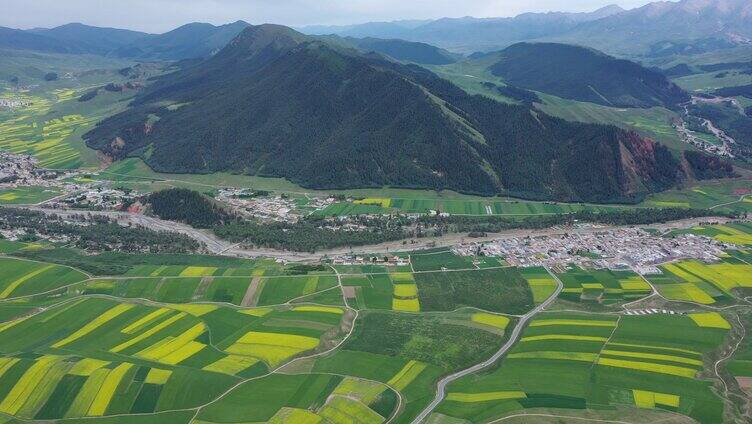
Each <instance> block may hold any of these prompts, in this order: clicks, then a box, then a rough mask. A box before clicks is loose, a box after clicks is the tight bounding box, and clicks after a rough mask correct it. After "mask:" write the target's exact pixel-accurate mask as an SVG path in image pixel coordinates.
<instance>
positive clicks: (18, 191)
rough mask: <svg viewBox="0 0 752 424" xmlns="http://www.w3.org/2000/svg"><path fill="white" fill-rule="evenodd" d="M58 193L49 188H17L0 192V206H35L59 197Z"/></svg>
mask: <svg viewBox="0 0 752 424" xmlns="http://www.w3.org/2000/svg"><path fill="white" fill-rule="evenodd" d="M60 194H61V192H60V191H58V190H57V189H54V188H49V187H34V186H27V187H18V188H13V189H8V190H0V204H6V205H36V204H37V203H41V202H44V201H47V200H50V199H52V198H53V197H56V196H59V195H60Z"/></svg>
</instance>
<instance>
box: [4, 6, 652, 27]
mask: <svg viewBox="0 0 752 424" xmlns="http://www.w3.org/2000/svg"><path fill="white" fill-rule="evenodd" d="M2 3H3V4H2V13H0V26H6V27H11V28H22V29H27V28H34V27H54V26H58V25H62V24H66V23H70V22H81V23H85V24H88V25H94V26H103V27H115V28H127V29H134V30H140V31H146V32H153V33H161V32H165V31H168V30H171V29H173V28H175V27H177V26H180V25H183V24H185V23H189V22H209V23H213V24H224V23H228V22H233V21H236V20H239V19H242V20H245V21H247V22H250V23H252V24H260V23H266V22H271V23H279V24H284V25H291V26H304V25H344V24H355V23H363V22H368V21H391V20H400V19H437V18H442V17H462V16H475V17H505V16H515V15H518V14H520V13H525V12H548V11H564V12H583V11H593V10H595V9H598V8H600V7H603V6H606V5H609V4H614V3H616V4H618V5H619V6H621V7H624V8H627V9H629V8H633V7H638V6H642V5H645V4H647V3H650V1H649V0H621V1H613V0H461V1H458V0H367V1H366V0H323V1H322V0H129V1H106V0H64V1H61V0H3V1H2Z"/></svg>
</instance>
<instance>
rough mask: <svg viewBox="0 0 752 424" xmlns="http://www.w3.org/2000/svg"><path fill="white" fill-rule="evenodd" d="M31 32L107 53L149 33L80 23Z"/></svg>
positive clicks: (95, 51)
mask: <svg viewBox="0 0 752 424" xmlns="http://www.w3.org/2000/svg"><path fill="white" fill-rule="evenodd" d="M28 32H29V33H34V34H38V35H41V36H44V37H47V38H50V39H55V40H57V41H59V42H61V43H66V44H68V45H70V46H75V47H76V48H78V49H80V50H82V51H85V52H86V53H91V54H98V55H106V54H107V53H109V52H111V51H112V50H115V49H117V48H119V47H122V46H124V45H126V44H130V43H133V42H134V41H136V40H139V39H142V38H144V37H146V36H147V35H148V34H146V33H144V32H138V31H130V30H126V29H117V28H100V27H93V26H89V25H84V24H80V23H72V24H66V25H61V26H59V27H55V28H50V29H45V28H42V29H32V30H29V31H28Z"/></svg>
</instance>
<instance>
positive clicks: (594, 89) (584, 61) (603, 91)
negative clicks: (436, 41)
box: [483, 43, 689, 107]
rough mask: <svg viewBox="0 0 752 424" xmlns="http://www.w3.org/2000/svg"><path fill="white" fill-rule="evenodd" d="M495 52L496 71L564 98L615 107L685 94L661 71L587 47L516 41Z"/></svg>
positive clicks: (681, 98)
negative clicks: (496, 57) (496, 58)
mask: <svg viewBox="0 0 752 424" xmlns="http://www.w3.org/2000/svg"><path fill="white" fill-rule="evenodd" d="M497 56H498V61H497V62H496V63H495V64H493V65H491V67H490V70H491V72H492V73H493V74H494V75H496V76H499V77H502V78H504V80H506V81H507V82H508V83H509V84H512V85H514V86H517V87H522V88H527V89H530V90H536V91H542V92H545V93H550V94H554V95H556V96H559V97H563V98H567V99H573V100H579V101H584V102H592V103H597V104H602V105H606V106H616V107H652V106H666V107H672V106H675V105H676V104H677V103H681V102H685V101H688V100H689V95H688V94H687V93H685V92H684V91H683V90H682V89H681V88H679V87H678V86H677V85H676V84H674V83H672V82H671V81H669V80H668V79H667V78H666V76H665V75H663V74H662V73H660V72H657V71H654V70H651V69H647V68H644V67H642V66H641V65H639V64H637V63H634V62H630V61H628V60H623V59H616V58H614V57H611V56H608V55H606V54H603V53H601V52H598V51H596V50H593V49H589V48H586V47H579V46H571V45H566V44H556V43H519V44H515V45H513V46H511V47H508V48H507V49H505V50H503V51H501V52H499V53H498V54H497ZM483 60H488V59H487V58H484V59H483Z"/></svg>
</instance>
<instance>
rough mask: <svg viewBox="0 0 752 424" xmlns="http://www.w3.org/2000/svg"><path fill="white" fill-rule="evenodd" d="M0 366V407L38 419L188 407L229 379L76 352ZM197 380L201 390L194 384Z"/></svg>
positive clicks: (5, 359)
mask: <svg viewBox="0 0 752 424" xmlns="http://www.w3.org/2000/svg"><path fill="white" fill-rule="evenodd" d="M0 364H2V365H0V411H1V412H3V413H6V414H10V415H15V416H18V417H21V418H28V419H37V420H53V419H61V418H76V417H99V416H106V415H116V414H129V413H150V412H158V411H161V410H168V409H175V408H189V407H194V406H197V405H199V404H201V403H203V402H206V401H208V400H209V399H211V398H212V397H214V396H217V395H218V394H219V393H220V392H221V391H223V390H226V389H227V388H228V387H229V386H230V385H231V384H232V382H233V379H232V378H230V377H227V376H223V375H221V374H213V373H208V372H202V371H195V370H185V369H176V370H170V369H166V368H152V367H150V366H146V365H138V364H134V363H129V362H113V361H106V360H100V359H93V358H81V357H76V356H58V355H42V356H38V357H36V358H34V359H29V358H19V357H3V358H0ZM199 381H201V383H202V385H201V389H200V390H198V389H196V388H192V385H194V384H196V383H198V382H199Z"/></svg>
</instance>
